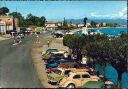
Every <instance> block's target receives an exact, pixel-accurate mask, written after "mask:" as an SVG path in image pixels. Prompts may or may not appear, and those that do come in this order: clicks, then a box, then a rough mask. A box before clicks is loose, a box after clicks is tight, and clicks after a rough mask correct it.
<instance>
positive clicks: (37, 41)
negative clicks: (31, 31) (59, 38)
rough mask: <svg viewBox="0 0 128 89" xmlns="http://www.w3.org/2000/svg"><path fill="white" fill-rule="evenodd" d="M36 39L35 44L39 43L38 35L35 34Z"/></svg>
mask: <svg viewBox="0 0 128 89" xmlns="http://www.w3.org/2000/svg"><path fill="white" fill-rule="evenodd" d="M36 38H37V40H36V43H40V42H39V35H38V34H37V33H36Z"/></svg>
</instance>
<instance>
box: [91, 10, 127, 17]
mask: <svg viewBox="0 0 128 89" xmlns="http://www.w3.org/2000/svg"><path fill="white" fill-rule="evenodd" d="M90 16H91V17H95V18H110V19H114V18H122V19H127V8H123V9H122V10H121V11H119V12H117V13H116V14H107V15H101V14H96V13H93V12H92V13H91V14H90Z"/></svg>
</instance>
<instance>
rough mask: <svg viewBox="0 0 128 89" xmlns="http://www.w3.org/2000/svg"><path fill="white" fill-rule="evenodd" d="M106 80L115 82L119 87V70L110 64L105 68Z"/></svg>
mask: <svg viewBox="0 0 128 89" xmlns="http://www.w3.org/2000/svg"><path fill="white" fill-rule="evenodd" d="M105 78H106V79H107V80H109V81H111V82H113V83H114V84H115V85H117V83H118V73H117V70H116V69H115V68H114V67H113V66H111V65H110V64H107V65H106V67H105Z"/></svg>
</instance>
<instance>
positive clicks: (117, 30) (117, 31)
mask: <svg viewBox="0 0 128 89" xmlns="http://www.w3.org/2000/svg"><path fill="white" fill-rule="evenodd" d="M98 30H99V31H100V32H101V33H104V34H108V35H114V36H118V35H120V33H121V32H122V31H124V32H127V28H100V29H98Z"/></svg>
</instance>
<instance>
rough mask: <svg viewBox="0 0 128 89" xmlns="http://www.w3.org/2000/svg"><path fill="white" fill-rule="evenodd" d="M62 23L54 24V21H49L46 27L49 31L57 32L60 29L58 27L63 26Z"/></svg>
mask: <svg viewBox="0 0 128 89" xmlns="http://www.w3.org/2000/svg"><path fill="white" fill-rule="evenodd" d="M61 24H62V23H61V22H52V21H48V22H46V23H45V27H46V29H47V30H56V29H57V28H58V26H61Z"/></svg>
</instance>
